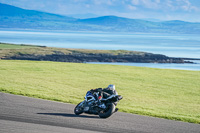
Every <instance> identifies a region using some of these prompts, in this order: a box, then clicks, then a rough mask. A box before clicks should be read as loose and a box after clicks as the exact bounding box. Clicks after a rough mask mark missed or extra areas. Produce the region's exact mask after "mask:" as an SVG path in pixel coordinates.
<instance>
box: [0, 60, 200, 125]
mask: <svg viewBox="0 0 200 133" xmlns="http://www.w3.org/2000/svg"><path fill="white" fill-rule="evenodd" d="M199 81H200V71H184V70H166V69H154V68H142V67H133V66H117V65H97V64H83V63H60V62H43V61H41V62H39V61H38V62H37V61H13V60H10V61H6V60H0V91H1V92H5V93H12V94H17V95H24V96H30V97H36V98H42V99H48V100H55V101H62V102H67V103H72V104H77V103H79V102H80V101H82V100H83V99H84V98H83V97H84V96H85V93H86V92H87V91H88V90H90V89H92V88H98V87H106V86H107V85H109V84H115V85H116V89H117V91H118V93H119V94H121V95H122V96H123V97H124V99H123V100H122V101H121V102H120V103H119V104H118V108H119V109H120V111H122V112H128V113H134V114H140V115H147V116H154V117H160V118H166V119H172V120H179V121H185V122H192V123H199V124H200V82H199Z"/></svg>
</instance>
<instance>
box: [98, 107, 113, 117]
mask: <svg viewBox="0 0 200 133" xmlns="http://www.w3.org/2000/svg"><path fill="white" fill-rule="evenodd" d="M106 106H107V108H106V109H105V110H102V111H100V112H99V117H100V118H108V117H110V116H111V115H112V114H113V112H114V111H115V105H114V104H113V103H108V104H107V105H106Z"/></svg>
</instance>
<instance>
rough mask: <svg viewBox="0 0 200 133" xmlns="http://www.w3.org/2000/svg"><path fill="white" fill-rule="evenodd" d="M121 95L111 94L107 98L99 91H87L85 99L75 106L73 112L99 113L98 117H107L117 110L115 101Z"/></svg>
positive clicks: (119, 98) (78, 113) (120, 97)
mask: <svg viewBox="0 0 200 133" xmlns="http://www.w3.org/2000/svg"><path fill="white" fill-rule="evenodd" d="M122 98H123V97H122V96H121V95H116V94H112V95H110V96H109V97H107V98H102V96H101V95H100V93H99V92H95V93H91V92H90V91H88V92H87V93H86V96H85V100H84V101H82V102H80V103H79V104H78V105H77V106H76V107H75V108H74V113H75V114H76V115H80V114H82V113H87V114H95V115H99V117H100V118H108V117H110V116H111V115H112V114H113V113H115V112H117V110H118V109H117V108H116V106H117V103H118V102H119V100H121V99H122Z"/></svg>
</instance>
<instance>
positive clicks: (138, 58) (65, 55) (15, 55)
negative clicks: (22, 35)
mask: <svg viewBox="0 0 200 133" xmlns="http://www.w3.org/2000/svg"><path fill="white" fill-rule="evenodd" d="M0 50H1V54H0V59H3V60H35V61H56V62H75V63H85V62H121V63H194V62H192V60H200V59H195V58H176V57H168V56H165V55H162V54H152V53H147V52H138V51H127V50H91V49H67V48H52V47H46V46H35V45H25V44H21V45H16V44H8V43H0Z"/></svg>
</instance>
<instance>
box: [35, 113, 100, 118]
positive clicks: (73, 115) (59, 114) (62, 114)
mask: <svg viewBox="0 0 200 133" xmlns="http://www.w3.org/2000/svg"><path fill="white" fill-rule="evenodd" d="M37 114H39V115H55V116H64V117H82V118H99V117H98V116H89V115H75V114H66V113H37Z"/></svg>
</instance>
